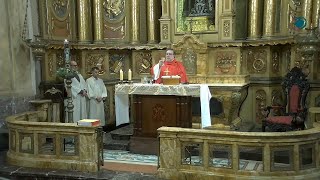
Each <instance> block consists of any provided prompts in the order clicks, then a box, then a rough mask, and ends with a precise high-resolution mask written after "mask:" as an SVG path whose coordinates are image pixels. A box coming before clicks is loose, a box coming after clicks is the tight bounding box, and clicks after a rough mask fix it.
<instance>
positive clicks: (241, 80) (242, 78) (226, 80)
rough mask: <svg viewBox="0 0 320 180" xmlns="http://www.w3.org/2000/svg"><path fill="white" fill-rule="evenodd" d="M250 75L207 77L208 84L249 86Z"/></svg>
mask: <svg viewBox="0 0 320 180" xmlns="http://www.w3.org/2000/svg"><path fill="white" fill-rule="evenodd" d="M249 77H250V76H249V75H214V76H210V77H207V81H206V82H207V83H209V84H210V83H222V84H230V83H233V84H243V85H245V84H247V83H248V82H249Z"/></svg>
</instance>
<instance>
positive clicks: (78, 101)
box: [66, 61, 88, 123]
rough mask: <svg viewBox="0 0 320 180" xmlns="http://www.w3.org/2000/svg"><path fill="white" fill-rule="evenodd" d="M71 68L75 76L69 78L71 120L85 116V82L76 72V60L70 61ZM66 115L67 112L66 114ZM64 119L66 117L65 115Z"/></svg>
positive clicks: (77, 119) (74, 120) (76, 120)
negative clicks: (71, 105)
mask: <svg viewBox="0 0 320 180" xmlns="http://www.w3.org/2000/svg"><path fill="white" fill-rule="evenodd" d="M70 65H71V69H72V70H74V71H75V72H76V76H75V77H74V78H72V79H71V81H72V83H71V95H72V96H71V97H72V103H73V105H74V108H73V122H78V121H79V120H81V119H86V118H87V99H86V97H87V89H88V88H87V84H86V81H85V80H84V79H83V77H82V75H81V74H80V73H79V72H78V64H77V62H76V61H70ZM66 116H67V114H66ZM66 119H68V118H67V117H66ZM70 123H71V122H70Z"/></svg>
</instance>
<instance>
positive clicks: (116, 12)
mask: <svg viewBox="0 0 320 180" xmlns="http://www.w3.org/2000/svg"><path fill="white" fill-rule="evenodd" d="M125 2H126V1H125V0H104V1H103V9H104V11H103V18H104V38H105V39H124V38H125V36H126V18H125V17H126V16H125V15H126V14H125V8H126V6H127V4H126V3H125Z"/></svg>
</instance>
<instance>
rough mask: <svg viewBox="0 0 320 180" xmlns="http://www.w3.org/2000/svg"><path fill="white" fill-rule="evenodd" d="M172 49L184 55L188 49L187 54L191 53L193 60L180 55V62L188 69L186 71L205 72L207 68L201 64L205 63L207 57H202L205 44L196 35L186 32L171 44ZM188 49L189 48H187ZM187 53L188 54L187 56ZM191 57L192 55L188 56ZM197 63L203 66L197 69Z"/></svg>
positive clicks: (192, 72)
mask: <svg viewBox="0 0 320 180" xmlns="http://www.w3.org/2000/svg"><path fill="white" fill-rule="evenodd" d="M172 47H173V49H174V50H175V52H176V54H180V53H184V54H185V56H186V55H187V53H188V51H189V55H191V54H193V56H194V58H193V59H194V60H195V61H194V60H192V59H184V58H183V57H182V62H183V64H185V66H186V69H187V70H188V71H187V73H190V74H195V73H198V72H203V73H205V72H206V71H207V70H206V69H205V68H203V65H204V64H206V63H205V62H206V61H207V58H204V54H205V53H206V52H207V44H206V43H203V42H201V41H200V40H199V39H198V38H197V37H196V36H194V35H193V34H186V35H184V36H183V37H182V39H181V40H180V41H178V42H177V43H175V44H173V45H172ZM188 49H189V50H188ZM189 55H188V56H189ZM190 58H192V56H190ZM198 65H201V66H200V67H201V68H203V69H201V70H202V71H200V69H198V67H197V66H198Z"/></svg>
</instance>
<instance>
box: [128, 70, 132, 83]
mask: <svg viewBox="0 0 320 180" xmlns="http://www.w3.org/2000/svg"><path fill="white" fill-rule="evenodd" d="M131 79H132V71H131V69H129V71H128V81H131Z"/></svg>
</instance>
